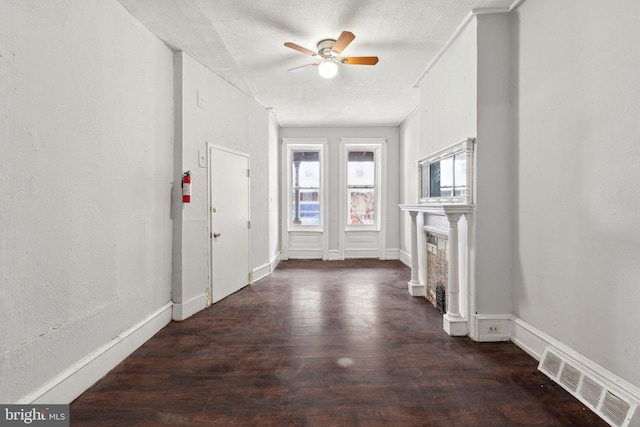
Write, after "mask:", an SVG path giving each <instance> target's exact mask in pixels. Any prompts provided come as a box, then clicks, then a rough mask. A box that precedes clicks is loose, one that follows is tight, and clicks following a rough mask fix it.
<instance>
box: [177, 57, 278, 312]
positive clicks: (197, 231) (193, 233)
mask: <svg viewBox="0 0 640 427" xmlns="http://www.w3.org/2000/svg"><path fill="white" fill-rule="evenodd" d="M176 74H177V79H176V80H177V92H176V99H177V103H178V104H179V106H178V108H177V110H178V111H179V117H178V119H177V120H176V122H177V123H176V140H177V144H178V145H179V146H180V147H181V150H179V151H180V153H179V154H178V155H177V156H176V166H175V170H174V180H175V181H174V182H175V185H174V215H175V217H176V218H178V219H179V222H178V223H177V224H176V230H174V235H175V236H176V237H177V238H178V237H181V248H180V249H177V247H176V250H174V264H175V265H176V267H175V270H176V271H177V272H178V273H177V274H174V290H173V296H174V301H175V302H177V303H180V304H182V305H185V307H184V310H185V311H184V312H183V314H184V316H178V317H177V318H185V317H188V316H190V315H191V314H193V313H194V312H195V311H198V310H200V309H202V308H204V305H205V302H206V301H205V294H206V292H207V290H208V289H209V287H210V282H209V281H210V278H209V268H210V259H209V257H210V237H209V229H208V227H209V206H208V201H207V196H208V175H207V169H206V167H201V165H200V163H199V162H198V155H199V153H201V152H204V153H206V151H207V144H214V145H218V146H222V147H227V148H231V149H233V150H236V151H240V152H243V153H247V154H249V155H250V158H251V169H252V176H251V222H252V224H251V263H250V265H251V268H252V269H255V268H259V267H261V266H264V265H266V264H268V263H269V261H270V257H271V255H272V254H270V247H269V239H268V236H269V233H270V227H271V223H270V217H269V214H270V210H269V207H270V203H271V201H270V200H271V199H273V198H275V197H276V196H274V195H273V194H272V193H271V192H270V190H271V189H270V185H269V182H270V181H269V177H270V175H271V174H277V171H274V170H272V169H273V167H274V166H273V165H272V164H270V161H269V148H270V146H269V144H270V141H271V140H272V139H273V134H272V131H271V132H270V129H271V128H272V127H273V124H272V118H270V113H269V112H268V111H267V110H266V109H265V108H263V107H262V106H260V105H259V104H257V103H256V102H255V101H254V100H253V99H251V98H250V97H249V96H247V95H245V94H244V93H242V92H240V91H239V90H238V89H236V88H235V87H233V86H232V85H230V84H229V83H227V82H226V81H224V80H223V79H221V78H220V77H218V76H217V75H216V74H214V73H213V72H211V71H210V70H209V69H207V68H206V67H205V66H204V65H202V64H200V63H199V62H197V61H195V60H194V59H193V58H191V57H190V56H189V55H187V54H186V53H183V52H177V53H176ZM198 97H199V99H200V101H198ZM271 144H273V142H272V141H271ZM180 157H181V158H180ZM184 171H190V172H191V178H192V195H191V203H190V204H188V205H187V204H182V203H181V201H180V200H181V196H180V195H181V188H180V179H181V174H182V173H183V172H184ZM276 195H277V193H276ZM275 203H277V199H276V201H275ZM175 276H177V277H175Z"/></svg>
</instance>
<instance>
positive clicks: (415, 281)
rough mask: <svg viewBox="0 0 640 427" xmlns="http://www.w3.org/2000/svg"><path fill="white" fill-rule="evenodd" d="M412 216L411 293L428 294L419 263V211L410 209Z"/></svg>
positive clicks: (415, 294) (417, 295) (420, 295)
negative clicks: (420, 273)
mask: <svg viewBox="0 0 640 427" xmlns="http://www.w3.org/2000/svg"><path fill="white" fill-rule="evenodd" d="M409 215H410V216H411V281H410V282H409V294H410V295H412V296H414V297H423V296H425V295H426V287H425V286H424V285H423V284H421V283H420V276H419V271H420V267H419V264H418V224H417V217H418V211H409Z"/></svg>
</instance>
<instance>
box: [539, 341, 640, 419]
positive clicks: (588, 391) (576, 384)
mask: <svg viewBox="0 0 640 427" xmlns="http://www.w3.org/2000/svg"><path fill="white" fill-rule="evenodd" d="M538 369H539V370H540V371H542V372H544V373H545V374H546V375H547V376H548V377H549V378H551V379H552V380H554V381H555V382H557V383H558V384H560V385H561V386H562V387H563V388H564V389H565V390H567V391H568V392H569V393H571V394H572V395H573V396H575V397H576V398H577V399H579V400H580V401H581V402H582V403H584V404H585V405H586V406H588V407H589V408H590V409H591V410H592V411H594V412H595V413H596V414H598V415H599V416H600V417H601V418H602V419H604V420H605V421H607V422H608V423H609V424H610V425H612V426H614V427H627V426H628V425H629V423H630V422H631V418H632V417H633V415H634V413H635V411H636V408H637V406H638V403H637V402H633V400H632V399H630V398H627V397H625V394H624V393H622V392H621V391H619V390H617V389H616V387H615V385H614V384H613V383H609V381H607V380H606V379H603V378H601V377H600V376H596V375H595V374H593V373H592V372H591V370H589V369H587V368H585V367H584V366H582V365H581V364H580V363H578V362H577V361H575V360H573V359H572V358H570V357H569V356H567V355H566V354H564V353H563V352H561V351H559V350H557V349H555V348H553V347H547V348H546V349H545V351H544V354H543V355H542V359H540V364H539V365H538Z"/></svg>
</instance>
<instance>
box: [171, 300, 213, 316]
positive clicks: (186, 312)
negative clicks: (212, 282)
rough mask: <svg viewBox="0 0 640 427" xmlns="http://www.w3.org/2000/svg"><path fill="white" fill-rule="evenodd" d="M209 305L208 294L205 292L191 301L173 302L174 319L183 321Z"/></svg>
mask: <svg viewBox="0 0 640 427" xmlns="http://www.w3.org/2000/svg"><path fill="white" fill-rule="evenodd" d="M206 306H207V296H206V295H205V294H201V295H196V296H195V297H193V298H191V299H190V300H189V301H185V302H174V303H173V315H172V318H173V320H177V321H181V320H184V319H186V318H188V317H191V316H193V315H194V314H196V313H197V312H199V311H200V310H203V309H204V308H205V307H206Z"/></svg>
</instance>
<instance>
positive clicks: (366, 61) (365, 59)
mask: <svg viewBox="0 0 640 427" xmlns="http://www.w3.org/2000/svg"><path fill="white" fill-rule="evenodd" d="M340 62H341V63H342V64H348V65H376V64H377V63H378V57H377V56H352V57H350V58H342V59H341V60H340Z"/></svg>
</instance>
